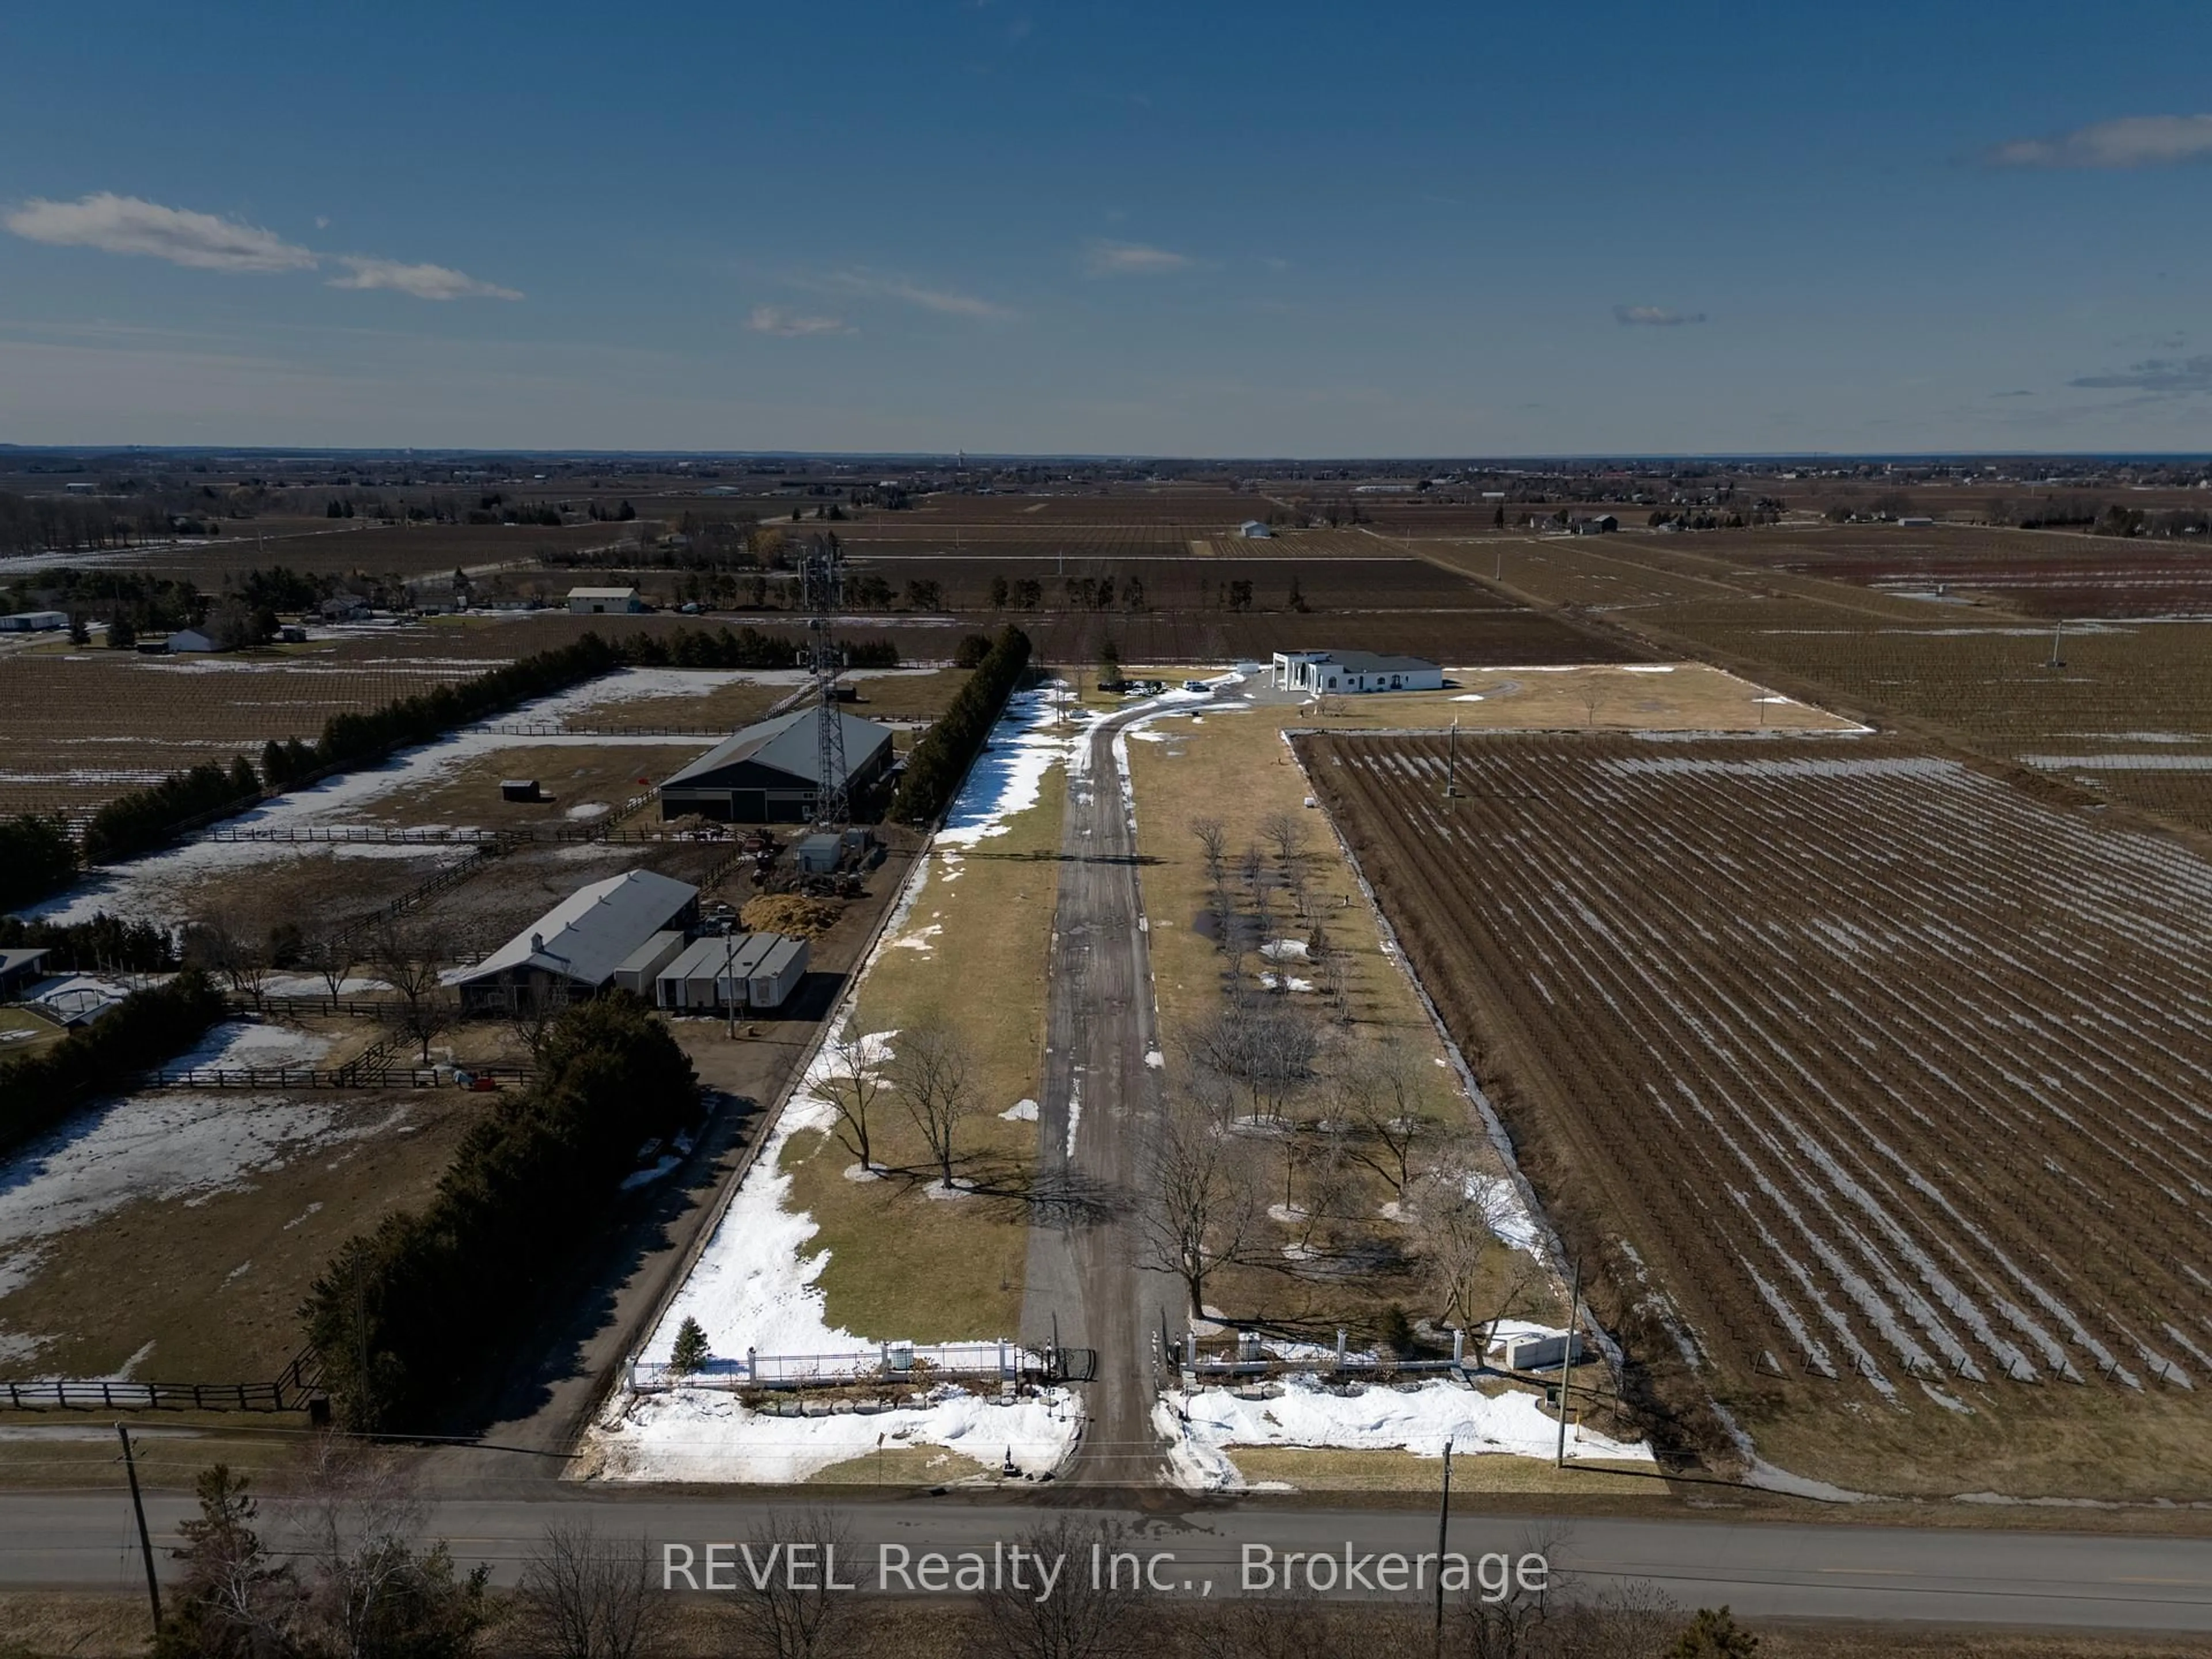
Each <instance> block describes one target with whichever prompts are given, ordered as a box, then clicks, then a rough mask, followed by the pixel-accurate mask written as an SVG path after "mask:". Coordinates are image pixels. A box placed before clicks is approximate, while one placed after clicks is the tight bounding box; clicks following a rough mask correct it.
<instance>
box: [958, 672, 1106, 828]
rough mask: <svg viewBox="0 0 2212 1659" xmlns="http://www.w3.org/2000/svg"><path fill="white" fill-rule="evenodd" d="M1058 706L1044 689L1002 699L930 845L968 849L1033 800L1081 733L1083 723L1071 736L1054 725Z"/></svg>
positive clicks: (1078, 742) (1084, 728) (1083, 732)
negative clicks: (987, 737)
mask: <svg viewBox="0 0 2212 1659" xmlns="http://www.w3.org/2000/svg"><path fill="white" fill-rule="evenodd" d="M1060 707H1061V705H1060V701H1059V700H1058V699H1057V698H1056V696H1054V692H1053V691H1052V690H1051V689H1050V688H1045V689H1042V690H1035V691H1017V692H1015V693H1014V694H1013V696H1011V697H1009V698H1007V699H1006V713H1005V714H1001V715H1000V717H999V723H998V724H997V725H996V726H993V727H992V728H991V738H990V742H989V744H988V745H987V747H986V748H985V749H984V750H983V752H982V753H981V754H980V755H978V756H976V757H975V765H974V766H973V767H972V768H970V769H969V773H968V777H967V781H965V782H964V783H963V784H962V785H961V786H960V793H959V795H958V797H957V799H955V800H954V801H953V803H952V805H951V809H950V810H949V811H946V813H945V827H944V828H943V829H940V830H939V831H938V832H937V836H936V839H935V840H934V841H933V842H932V843H931V845H933V846H935V847H960V848H972V847H974V846H975V844H976V843H977V842H982V841H987V840H988V839H989V838H990V837H992V836H1003V835H1005V834H1006V820H1007V819H1008V818H1010V817H1013V816H1014V814H1015V813H1017V812H1021V811H1026V810H1027V809H1029V808H1030V807H1032V806H1034V805H1036V804H1037V799H1038V796H1039V794H1040V793H1041V791H1042V788H1043V787H1044V778H1045V774H1046V773H1048V772H1049V771H1050V770H1051V769H1053V768H1054V766H1056V765H1060V764H1062V763H1065V762H1066V761H1067V760H1068V758H1069V757H1070V755H1071V753H1072V752H1073V748H1074V747H1076V746H1080V745H1081V744H1083V741H1084V738H1085V735H1086V734H1087V729H1088V722H1087V721H1085V722H1084V723H1083V724H1079V725H1077V726H1074V727H1073V739H1072V740H1071V738H1070V735H1069V732H1068V731H1067V730H1065V729H1063V728H1062V727H1061V726H1060V723H1059V722H1060Z"/></svg>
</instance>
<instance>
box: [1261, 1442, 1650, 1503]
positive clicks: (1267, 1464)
mask: <svg viewBox="0 0 2212 1659" xmlns="http://www.w3.org/2000/svg"><path fill="white" fill-rule="evenodd" d="M1228 1452H1229V1461H1230V1462H1232V1463H1234V1464H1236V1466H1237V1473H1238V1474H1242V1475H1243V1477H1244V1480H1245V1482H1246V1484H1248V1485H1249V1486H1259V1485H1261V1483H1262V1482H1273V1481H1280V1482H1282V1483H1283V1484H1284V1485H1285V1486H1293V1487H1296V1488H1297V1490H1298V1491H1300V1492H1436V1491H1437V1490H1438V1489H1439V1487H1440V1486H1441V1484H1442V1482H1443V1459H1442V1458H1439V1457H1416V1456H1414V1455H1413V1453H1411V1452H1403V1451H1322V1450H1314V1451H1309V1450H1304V1449H1299V1448H1296V1447H1288V1446H1231V1447H1230V1448H1228ZM1462 1492H1466V1493H1468V1494H1469V1495H1474V1494H1479V1493H1483V1492H1540V1493H1558V1494H1566V1493H1574V1494H1578V1495H1583V1496H1589V1495H1595V1494H1600V1493H1602V1494H1606V1495H1608V1496H1617V1497H1640V1498H1654V1499H1658V1498H1665V1497H1666V1496H1667V1495H1668V1492H1667V1486H1666V1485H1665V1483H1664V1482H1662V1481H1660V1480H1654V1479H1652V1478H1650V1473H1649V1472H1648V1470H1647V1472H1646V1474H1642V1475H1637V1474H1616V1473H1612V1472H1610V1471H1608V1469H1607V1467H1606V1466H1605V1465H1603V1464H1598V1463H1588V1462H1578V1463H1576V1464H1574V1465H1572V1466H1571V1467H1570V1468H1565V1469H1562V1468H1557V1467H1556V1466H1554V1465H1553V1463H1551V1462H1548V1461H1547V1460H1546V1459H1544V1458H1541V1457H1516V1456H1513V1455H1510V1454H1506V1453H1492V1454H1489V1455H1481V1456H1468V1455H1460V1456H1457V1457H1455V1458H1453V1459H1452V1495H1453V1497H1454V1498H1457V1497H1458V1496H1459V1495H1460V1494H1461V1493H1462Z"/></svg>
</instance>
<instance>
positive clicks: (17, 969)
mask: <svg viewBox="0 0 2212 1659" xmlns="http://www.w3.org/2000/svg"><path fill="white" fill-rule="evenodd" d="M51 955H52V951H22V950H13V951H0V1002H13V1001H15V999H16V997H17V996H18V995H20V994H21V992H22V991H23V989H24V988H25V987H27V986H29V985H32V984H33V983H35V982H36V981H38V979H39V978H40V974H39V964H40V963H42V962H44V961H45V960H46V958H47V957H49V956H51Z"/></svg>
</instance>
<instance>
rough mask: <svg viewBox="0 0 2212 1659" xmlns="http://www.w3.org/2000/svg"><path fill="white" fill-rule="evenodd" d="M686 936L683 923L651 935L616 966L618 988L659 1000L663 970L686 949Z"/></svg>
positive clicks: (634, 994) (650, 1000)
mask: <svg viewBox="0 0 2212 1659" xmlns="http://www.w3.org/2000/svg"><path fill="white" fill-rule="evenodd" d="M683 953H684V930H683V929H682V928H681V927H670V928H666V929H664V930H663V931H662V932H660V933H655V934H654V935H653V937H652V938H651V939H647V940H646V942H645V943H644V944H642V945H639V946H638V947H637V949H636V950H635V951H631V952H630V953H629V956H628V957H624V958H623V965H622V966H621V967H619V968H617V969H615V989H616V990H617V991H628V992H629V994H631V995H632V996H638V997H643V998H644V999H645V1000H647V1001H648V1002H652V1001H655V1000H658V994H659V987H658V983H657V981H659V975H660V970H661V969H664V968H665V967H666V966H667V965H668V964H669V963H671V962H673V961H675V960H676V958H677V957H679V956H681V955H683Z"/></svg>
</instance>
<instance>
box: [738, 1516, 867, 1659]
mask: <svg viewBox="0 0 2212 1659" xmlns="http://www.w3.org/2000/svg"><path fill="white" fill-rule="evenodd" d="M748 1550H749V1553H750V1559H747V1558H746V1557H740V1559H739V1562H738V1573H737V1588H736V1590H735V1591H734V1593H733V1594H732V1595H730V1597H729V1600H728V1602H727V1607H728V1612H727V1613H726V1620H727V1627H728V1631H729V1635H730V1646H731V1650H732V1651H733V1652H734V1653H736V1654H737V1655H738V1656H740V1659H821V1656H823V1655H825V1654H831V1653H836V1652H837V1651H838V1650H840V1648H841V1647H842V1645H843V1644H844V1643H845V1641H846V1639H847V1636H848V1632H849V1631H850V1629H851V1626H852V1620H853V1610H854V1598H853V1595H851V1593H850V1592H849V1591H842V1590H833V1589H829V1582H830V1580H831V1579H832V1578H835V1577H838V1576H840V1575H841V1574H842V1576H843V1577H845V1578H846V1579H848V1580H849V1579H850V1577H852V1574H853V1566H852V1563H853V1561H854V1559H855V1551H854V1545H853V1541H852V1535H851V1534H850V1533H849V1532H848V1529H847V1528H846V1526H845V1523H844V1522H842V1521H841V1520H839V1519H838V1518H837V1517H836V1516H834V1515H832V1514H830V1513H829V1512H828V1511H826V1510H812V1509H808V1510H798V1511H797V1512H795V1513H793V1514H791V1515H788V1516H783V1517H781V1519H780V1522H779V1524H778V1526H777V1528H776V1536H775V1538H774V1539H772V1540H770V1541H767V1542H765V1543H761V1544H753V1545H750V1546H748ZM841 1560H842V1564H843V1565H836V1564H837V1563H838V1562H840V1561H841Z"/></svg>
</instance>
